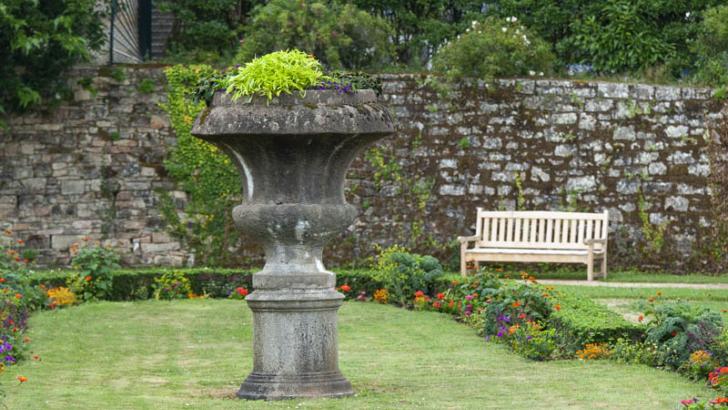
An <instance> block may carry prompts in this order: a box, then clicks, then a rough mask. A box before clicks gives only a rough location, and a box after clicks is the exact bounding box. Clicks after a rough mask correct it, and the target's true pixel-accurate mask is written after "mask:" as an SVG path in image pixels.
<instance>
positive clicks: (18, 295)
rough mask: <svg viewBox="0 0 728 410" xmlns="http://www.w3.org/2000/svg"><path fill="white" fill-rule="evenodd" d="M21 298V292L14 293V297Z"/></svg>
mask: <svg viewBox="0 0 728 410" xmlns="http://www.w3.org/2000/svg"><path fill="white" fill-rule="evenodd" d="M22 298H23V295H22V294H20V293H16V294H15V299H22Z"/></svg>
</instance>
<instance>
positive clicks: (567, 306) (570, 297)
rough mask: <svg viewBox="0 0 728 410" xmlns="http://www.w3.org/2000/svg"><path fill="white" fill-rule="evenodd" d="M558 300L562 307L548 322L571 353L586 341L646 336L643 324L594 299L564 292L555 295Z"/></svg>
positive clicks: (607, 340)
mask: <svg viewBox="0 0 728 410" xmlns="http://www.w3.org/2000/svg"><path fill="white" fill-rule="evenodd" d="M555 303H557V304H558V305H559V306H560V309H559V310H555V311H554V312H552V313H551V315H550V316H549V319H548V322H549V325H550V327H552V328H553V329H555V330H556V335H557V339H558V340H557V342H558V343H559V344H560V346H561V347H562V348H563V349H564V350H566V351H568V352H571V353H573V352H576V350H579V349H582V348H583V347H584V345H585V344H587V343H606V342H614V341H616V340H617V339H619V338H623V339H629V340H634V341H637V340H641V339H643V338H644V335H645V327H644V326H642V325H639V324H635V323H631V322H629V321H627V320H626V319H625V318H624V317H622V315H620V314H618V313H616V312H613V311H611V310H609V308H607V307H606V306H604V305H602V304H600V303H597V302H595V301H593V300H591V299H587V298H584V297H581V296H577V295H574V294H571V293H568V292H564V291H561V292H558V294H557V295H556V296H555Z"/></svg>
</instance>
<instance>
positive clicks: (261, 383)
mask: <svg viewBox="0 0 728 410" xmlns="http://www.w3.org/2000/svg"><path fill="white" fill-rule="evenodd" d="M353 394H354V390H353V389H352V387H351V383H349V381H348V380H346V379H345V378H344V376H343V375H342V374H341V373H340V372H338V371H335V372H320V373H308V374H299V375H295V376H281V375H274V374H259V373H255V372H253V373H251V374H250V376H248V378H247V379H245V382H244V383H243V385H242V386H240V390H239V391H238V394H237V396H238V397H239V398H241V399H249V400H283V399H293V398H296V397H345V396H351V395H353Z"/></svg>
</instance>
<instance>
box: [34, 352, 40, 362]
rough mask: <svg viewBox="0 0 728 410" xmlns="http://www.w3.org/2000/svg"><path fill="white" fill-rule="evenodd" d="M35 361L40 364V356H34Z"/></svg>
mask: <svg viewBox="0 0 728 410" xmlns="http://www.w3.org/2000/svg"><path fill="white" fill-rule="evenodd" d="M33 360H35V361H38V362H39V361H40V356H38V355H37V354H36V355H33Z"/></svg>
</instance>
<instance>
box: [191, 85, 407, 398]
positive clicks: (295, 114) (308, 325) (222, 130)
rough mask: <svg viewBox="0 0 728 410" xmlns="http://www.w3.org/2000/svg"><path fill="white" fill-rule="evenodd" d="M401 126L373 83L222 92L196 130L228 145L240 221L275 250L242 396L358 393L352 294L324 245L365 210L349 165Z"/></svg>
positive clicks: (261, 282) (259, 285)
mask: <svg viewBox="0 0 728 410" xmlns="http://www.w3.org/2000/svg"><path fill="white" fill-rule="evenodd" d="M393 131H394V129H393V122H392V119H391V117H390V115H389V113H388V111H387V110H386V109H385V108H384V107H383V106H382V105H380V104H379V103H377V101H376V95H375V93H374V92H373V91H371V90H362V91H357V92H355V93H353V94H339V93H337V92H336V91H333V90H324V91H307V92H306V94H305V95H303V96H302V95H285V96H280V97H278V98H275V99H273V100H272V101H268V100H266V99H264V98H261V97H254V98H253V99H252V100H250V101H248V100H245V99H240V100H237V101H233V100H232V99H230V97H229V96H228V95H227V94H225V93H222V92H219V93H217V94H216V95H215V96H214V99H213V101H212V103H211V104H210V107H209V108H207V109H206V110H205V111H204V112H202V113H201V114H200V115H199V117H198V118H197V120H196V121H195V124H194V127H193V129H192V134H193V135H195V136H196V137H199V138H202V139H204V140H206V141H209V142H211V143H213V144H215V145H216V146H217V147H219V148H220V149H221V150H222V151H224V152H225V153H226V154H227V155H228V156H229V157H230V158H231V159H232V161H233V162H234V163H235V165H236V166H237V168H238V170H239V171H240V173H241V175H242V177H243V178H242V179H243V195H244V201H243V203H242V204H241V205H239V206H237V207H235V209H233V219H234V220H235V223H236V225H237V227H238V228H239V229H241V230H243V231H244V232H245V233H246V236H247V237H249V238H251V239H253V240H257V241H259V242H260V243H261V244H262V245H263V248H264V249H265V256H266V263H265V266H264V268H263V270H262V271H260V272H257V273H255V274H254V275H253V288H254V291H253V292H252V293H251V294H250V295H249V296H248V297H247V299H246V300H247V303H248V306H249V307H250V309H251V310H252V311H253V326H254V329H253V333H254V342H253V343H254V344H253V347H254V349H253V350H254V358H253V372H252V373H251V374H250V375H249V376H248V377H247V379H246V380H245V381H244V382H243V384H242V386H241V387H240V390H239V391H238V397H240V398H246V399H285V398H294V397H336V396H346V395H350V394H353V390H352V387H351V384H350V383H349V382H348V381H347V380H346V378H345V377H344V376H343V375H342V374H341V372H340V371H339V366H338V342H337V326H336V322H337V311H338V309H339V307H340V306H341V304H342V300H343V298H344V296H343V295H342V294H340V293H338V292H337V291H336V290H335V284H336V278H335V274H334V273H332V272H330V271H327V270H326V268H325V267H324V265H323V262H322V252H323V247H324V244H325V243H326V242H327V241H328V240H330V239H331V238H333V237H335V236H336V235H337V234H339V233H340V232H341V231H342V230H343V229H345V228H346V227H347V226H348V225H349V224H350V223H351V222H352V221H353V219H354V218H355V217H356V214H357V211H356V209H355V207H353V206H352V205H349V204H347V203H346V200H345V198H344V178H345V175H346V170H347V168H348V167H349V165H350V164H351V161H352V160H353V159H354V158H355V156H356V155H357V154H358V153H359V152H361V151H362V149H364V148H365V147H366V146H367V145H369V144H371V143H373V142H374V141H376V140H378V139H380V138H383V137H385V136H387V135H389V134H391V133H392V132H393Z"/></svg>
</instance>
